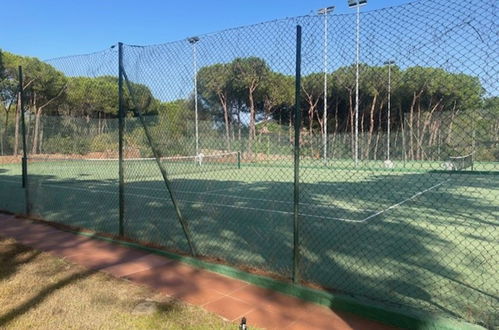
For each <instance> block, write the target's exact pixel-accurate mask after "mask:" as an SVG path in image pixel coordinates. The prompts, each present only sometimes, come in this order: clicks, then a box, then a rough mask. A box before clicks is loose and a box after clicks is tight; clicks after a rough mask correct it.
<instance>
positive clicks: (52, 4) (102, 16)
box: [0, 0, 415, 59]
mask: <svg viewBox="0 0 499 330" xmlns="http://www.w3.org/2000/svg"><path fill="white" fill-rule="evenodd" d="M413 1H415V0H370V1H369V3H368V5H367V6H365V7H363V9H362V10H363V11H371V10H376V9H380V8H385V7H390V6H396V5H399V4H404V3H407V2H413ZM333 5H334V6H336V11H335V13H347V12H351V11H352V9H349V8H348V7H347V0H301V1H298V0H252V1H249V0H204V1H202V0H176V1H171V0H43V1H41V0H16V1H7V0H1V1H0V10H1V12H2V13H3V14H2V17H3V18H4V20H3V22H4V23H3V24H2V25H3V26H2V28H0V49H3V50H6V51H9V52H13V53H16V54H20V55H28V56H36V57H39V58H41V59H49V58H54V57H59V56H65V55H72V54H84V53H90V52H94V51H98V50H102V49H106V48H108V47H109V46H110V45H112V44H115V43H117V42H118V41H122V42H124V43H126V44H137V45H148V44H158V43H164V42H169V41H175V40H180V39H185V38H187V37H189V36H193V35H197V34H205V33H209V32H215V31H219V30H223V29H227V28H232V27H238V26H243V25H249V24H255V23H259V22H263V21H269V20H274V19H279V18H285V17H292V16H301V15H307V14H309V13H311V12H312V11H314V10H316V9H318V8H321V7H325V6H333ZM5 18H8V20H7V21H8V23H5V22H6V20H5Z"/></svg>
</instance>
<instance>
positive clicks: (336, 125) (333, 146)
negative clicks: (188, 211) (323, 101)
mask: <svg viewBox="0 0 499 330" xmlns="http://www.w3.org/2000/svg"><path fill="white" fill-rule="evenodd" d="M338 106H339V105H338V99H336V105H335V108H334V131H333V141H332V144H331V145H332V148H331V149H332V150H331V158H333V159H334V154H335V151H336V134H338Z"/></svg>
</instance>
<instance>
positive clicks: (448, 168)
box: [442, 161, 456, 171]
mask: <svg viewBox="0 0 499 330" xmlns="http://www.w3.org/2000/svg"><path fill="white" fill-rule="evenodd" d="M442 167H443V168H444V170H446V171H454V170H455V169H456V166H455V165H454V163H453V162H451V161H447V162H444V163H442Z"/></svg>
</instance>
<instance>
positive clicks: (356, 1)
mask: <svg viewBox="0 0 499 330" xmlns="http://www.w3.org/2000/svg"><path fill="white" fill-rule="evenodd" d="M365 4H367V0H348V7H350V8H356V9H357V23H356V38H355V40H356V42H355V44H356V52H355V53H356V54H355V142H354V160H355V166H357V165H358V163H359V57H360V7H361V6H363V5H365Z"/></svg>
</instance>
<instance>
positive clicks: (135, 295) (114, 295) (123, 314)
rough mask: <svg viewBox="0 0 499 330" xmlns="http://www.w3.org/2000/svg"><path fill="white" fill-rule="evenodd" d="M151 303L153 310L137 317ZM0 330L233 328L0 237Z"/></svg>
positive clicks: (198, 311)
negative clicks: (140, 308)
mask: <svg viewBox="0 0 499 330" xmlns="http://www.w3.org/2000/svg"><path fill="white" fill-rule="evenodd" d="M145 301H154V302H155V304H156V305H157V310H156V311H155V312H153V313H152V314H149V315H138V314H137V313H136V312H134V311H136V306H137V305H139V304H140V303H143V302H145ZM0 328H9V329H28V328H39V329H73V328H78V329H87V328H88V329H235V328H236V325H234V324H231V323H229V322H226V321H223V320H221V319H220V318H219V317H218V316H216V315H214V314H211V313H208V312H206V311H204V310H202V309H201V308H199V307H195V306H190V305H187V304H184V303H182V302H179V301H177V300H174V299H171V298H169V297H167V296H164V295H160V294H157V293H155V292H153V291H152V290H150V289H149V288H146V287H144V286H139V285H136V284H133V283H130V282H128V281H126V280H121V279H116V278H114V277H111V276H109V275H107V274H104V273H100V272H96V271H89V270H87V269H85V268H83V267H81V266H78V265H74V264H71V263H69V262H67V261H65V260H63V259H60V258H56V257H53V256H51V255H49V254H47V253H42V252H40V251H37V250H33V249H31V248H28V247H26V246H23V245H20V244H18V243H16V241H14V240H13V239H9V238H3V237H0Z"/></svg>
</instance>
